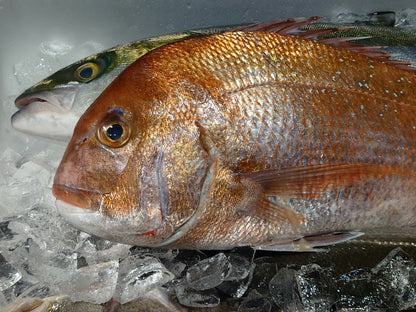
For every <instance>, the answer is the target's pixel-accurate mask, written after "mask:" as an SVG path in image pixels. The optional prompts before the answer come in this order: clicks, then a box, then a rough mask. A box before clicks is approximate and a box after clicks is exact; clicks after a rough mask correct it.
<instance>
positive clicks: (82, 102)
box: [11, 49, 124, 141]
mask: <svg viewBox="0 0 416 312" xmlns="http://www.w3.org/2000/svg"><path fill="white" fill-rule="evenodd" d="M115 59H116V54H115V51H114V49H110V50H106V51H103V52H101V53H98V54H95V55H92V56H90V57H87V58H85V59H83V60H80V61H78V62H75V63H73V64H71V65H69V66H67V67H65V68H63V69H61V70H59V71H57V72H55V73H54V74H52V75H50V76H49V77H47V78H45V79H44V80H42V81H40V82H38V83H37V84H35V85H33V86H32V87H30V88H29V89H27V90H26V91H24V92H23V93H22V94H21V95H19V96H18V97H17V98H16V100H15V105H16V107H17V108H18V109H19V110H18V111H17V112H16V113H15V114H14V115H13V116H12V119H11V123H12V125H13V127H14V128H15V129H16V130H18V131H21V132H23V133H28V134H31V135H35V136H41V137H46V138H50V139H54V140H61V141H69V139H70V138H71V135H72V131H73V129H74V127H75V124H76V122H77V121H78V119H79V117H80V116H81V115H82V113H83V112H84V111H85V110H86V108H87V107H88V106H89V105H90V104H91V103H92V102H93V101H94V100H95V98H97V97H98V95H99V94H100V93H101V92H102V91H103V90H104V89H105V88H106V87H107V86H108V84H109V83H110V82H111V81H112V80H113V79H114V78H115V77H116V76H117V75H118V74H119V73H120V71H121V70H122V69H124V68H118V67H117V68H114V66H115Z"/></svg>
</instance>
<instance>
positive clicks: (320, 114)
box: [54, 32, 416, 249]
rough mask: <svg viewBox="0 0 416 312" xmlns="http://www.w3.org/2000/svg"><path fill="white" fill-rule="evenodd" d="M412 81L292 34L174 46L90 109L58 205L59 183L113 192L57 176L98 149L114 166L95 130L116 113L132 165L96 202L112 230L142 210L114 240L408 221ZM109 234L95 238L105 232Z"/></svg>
mask: <svg viewBox="0 0 416 312" xmlns="http://www.w3.org/2000/svg"><path fill="white" fill-rule="evenodd" d="M415 83H416V78H415V75H414V73H412V72H410V71H406V70H404V69H401V68H397V67H394V66H393V65H390V64H384V63H383V62H381V61H379V60H377V59H371V58H369V57H367V56H365V55H361V54H358V53H356V52H353V51H350V50H348V49H346V48H341V47H333V46H331V45H328V44H323V43H320V42H316V41H313V40H307V39H304V38H299V37H294V36H293V37H292V36H285V35H279V34H274V33H267V32H249V33H245V32H230V33H226V34H219V35H212V36H206V37H199V38H192V39H188V40H183V41H180V42H175V43H173V44H169V45H166V46H163V47H160V48H158V49H156V50H154V51H153V52H149V53H148V54H146V55H145V56H143V57H142V58H141V59H139V60H138V61H136V62H135V63H133V64H132V65H131V66H130V67H128V68H127V69H126V70H125V71H124V72H123V73H122V74H120V76H119V77H118V78H117V79H116V80H115V81H114V82H113V83H112V84H111V85H110V86H109V88H107V89H106V90H105V91H104V92H103V93H102V94H101V96H100V97H99V98H98V99H97V100H96V102H94V103H93V104H92V105H91V107H90V108H89V109H88V110H87V112H86V113H85V114H84V115H83V117H82V118H81V120H80V122H79V123H78V126H77V128H76V131H75V132H74V137H73V138H72V140H71V143H70V144H69V146H68V149H67V152H66V154H65V155H64V158H63V161H62V163H61V165H60V168H59V169H58V173H57V176H56V179H55V186H54V190H55V193H56V194H57V195H58V196H57V197H58V198H59V194H60V189H59V187H60V185H63V184H64V185H65V186H66V187H68V186H70V187H72V191H73V192H74V193H77V192H78V191H77V189H79V188H83V189H88V188H91V187H96V188H103V189H105V190H110V189H111V188H112V187H113V186H112V185H105V186H103V185H102V182H101V178H100V176H99V175H97V176H92V177H90V176H89V180H88V181H90V182H89V183H92V182H94V186H91V185H87V184H83V185H82V182H81V185H72V184H71V183H73V182H71V181H70V180H69V181H68V180H61V178H60V177H61V176H65V177H67V178H68V177H70V176H69V174H66V175H63V174H62V172H70V170H71V165H70V162H68V159H77V160H79V161H80V162H83V161H84V160H83V158H85V157H87V158H88V157H95V158H97V156H96V155H100V156H99V157H100V159H102V160H100V161H99V162H98V163H97V164H93V163H92V162H90V164H91V166H96V168H101V169H100V170H101V172H103V171H104V170H103V169H102V167H103V166H108V168H110V169H111V162H105V159H107V158H106V157H107V156H106V154H105V153H104V152H103V149H102V147H101V145H102V144H104V143H103V142H99V140H98V139H97V136H96V135H95V134H94V133H92V134H89V136H88V139H87V140H85V137H86V134H85V133H86V132H87V131H89V132H88V133H91V129H94V127H97V129H98V130H97V131H99V126H98V125H100V124H101V123H102V122H103V121H106V120H107V119H108V118H109V117H108V111H111V110H114V109H115V108H116V109H118V110H119V111H122V112H123V115H121V116H120V117H119V118H120V120H121V121H122V120H123V118H124V119H126V120H127V121H125V122H126V123H127V124H128V126H129V127H130V129H131V131H132V134H131V138H130V140H129V142H128V143H126V145H125V146H124V145H123V146H120V147H118V148H115V149H113V150H112V152H113V153H115V154H116V155H118V154H119V155H123V157H125V158H123V159H128V161H126V164H125V167H124V170H123V172H121V173H120V174H118V175H116V176H114V180H113V181H114V182H113V183H114V184H116V185H117V186H118V187H117V188H114V187H113V188H114V189H117V191H116V192H114V191H109V192H108V193H106V194H104V195H103V200H101V202H100V205H101V206H102V207H105V211H106V212H107V215H106V216H104V217H110V218H111V221H112V222H113V221H114V222H117V218H124V219H125V220H127V221H128V217H127V218H126V217H125V216H126V215H128V213H132V214H137V215H140V216H143V218H142V219H143V221H140V220H138V219H137V218H136V219H134V220H133V219H132V220H131V223H130V224H129V229H131V231H133V232H134V229H137V232H136V233H135V234H134V235H130V236H129V237H123V236H122V235H121V234H118V233H116V234H117V235H118V236H117V238H116V239H117V240H118V241H122V242H127V243H133V244H139V245H145V246H147V245H148V246H165V247H172V248H192V249H194V248H200V249H228V248H232V247H235V246H242V245H250V246H254V247H260V248H263V249H264V248H271V249H273V248H276V247H274V246H276V245H279V244H280V245H285V244H287V243H290V242H292V241H296V240H298V239H300V238H303V237H308V236H311V235H313V236H316V235H321V234H325V233H331V232H339V231H345V232H354V231H357V230H360V231H361V230H365V229H367V228H374V227H383V226H390V225H391V224H394V226H396V227H399V228H400V227H404V226H407V225H411V224H412V223H414V222H415V218H416V206H415V204H414V203H415V200H416V184H415V164H414V162H413V161H412V159H413V158H414V157H415V142H416V131H415V130H414V128H413V127H414V122H415V117H416V111H415V109H416V102H415V99H416V97H415V96H416V91H415V88H414V87H413V86H414V84H415ZM111 116H112V115H111ZM113 118H114V117H113ZM121 121H120V122H121ZM123 122H124V121H123ZM358 151H359V153H358ZM94 170H96V169H95V168H89V173H90V172H94ZM89 173H87V174H89ZM84 174H86V173H83V172H78V173H77V175H81V176H82V175H84ZM69 179H70V178H69ZM103 180H104V181H107V180H105V179H103ZM144 180H145V181H146V185H144V184H143V183H141V184H140V181H144ZM76 181H78V182H77V183H80V182H79V181H82V179H81V178H80V177H77V179H76ZM125 203H130V204H129V205H128V206H126V205H125ZM69 204H71V203H69ZM92 204H93V203H92ZM120 207H123V208H122V209H120ZM135 210H137V212H135ZM61 211H62V209H61ZM112 211H117V214H119V215H117V214H112ZM398 212H400V213H398ZM85 224H86V225H88V224H89V223H88V221H85ZM152 226H153V227H152ZM84 228H86V227H84ZM102 228H103V227H101V225H98V226H97V225H94V226H93V227H91V229H90V231H91V232H93V233H95V234H98V235H101V236H106V235H108V234H105V233H104V234H103V233H101V232H99V230H100V229H102ZM105 229H106V228H105V227H104V231H105ZM87 230H88V228H87ZM108 230H109V231H111V228H109V229H108ZM149 233H151V235H149ZM112 235H113V233H112ZM328 238H330V237H329V236H328V235H326V236H325V235H323V236H322V240H320V239H319V238H317V239H315V240H316V241H318V242H320V243H324V242H325V241H326V239H328ZM331 239H334V238H331ZM335 239H336V241H342V236H341V237H340V238H338V239H337V238H335Z"/></svg>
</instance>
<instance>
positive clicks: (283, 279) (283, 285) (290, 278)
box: [269, 268, 303, 311]
mask: <svg viewBox="0 0 416 312" xmlns="http://www.w3.org/2000/svg"><path fill="white" fill-rule="evenodd" d="M296 277H297V272H296V270H294V269H289V268H281V269H280V270H279V271H277V273H276V275H275V276H273V278H272V279H271V280H270V282H269V289H270V295H271V296H272V299H273V301H274V302H275V303H276V305H277V306H278V307H279V308H280V309H284V310H285V311H301V310H303V305H302V301H301V298H300V293H299V286H298V282H297V278H296Z"/></svg>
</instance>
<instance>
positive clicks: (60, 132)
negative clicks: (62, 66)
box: [11, 87, 79, 141]
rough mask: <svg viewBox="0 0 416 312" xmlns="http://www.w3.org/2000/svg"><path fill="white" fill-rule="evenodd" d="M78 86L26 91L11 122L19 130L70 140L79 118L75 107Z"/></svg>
mask: <svg viewBox="0 0 416 312" xmlns="http://www.w3.org/2000/svg"><path fill="white" fill-rule="evenodd" d="M77 93H78V88H77V87H65V88H57V89H53V90H50V91H43V92H38V93H30V92H28V93H26V92H25V93H23V94H21V95H20V96H19V97H18V98H17V99H16V100H15V105H16V107H18V108H19V110H18V111H17V112H16V113H15V114H14V115H13V116H12V119H11V122H12V126H13V128H15V129H16V130H18V131H20V132H23V133H27V134H31V135H36V136H40V137H44V138H49V139H54V140H58V141H67V140H69V139H70V138H71V136H72V130H73V129H74V128H75V124H76V122H77V121H78V119H79V116H76V115H75V114H74V113H73V112H72V111H71V109H72V107H73V105H74V102H75V98H76V96H77Z"/></svg>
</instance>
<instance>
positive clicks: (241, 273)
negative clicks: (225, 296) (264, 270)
mask: <svg viewBox="0 0 416 312" xmlns="http://www.w3.org/2000/svg"><path fill="white" fill-rule="evenodd" d="M227 259H228V261H229V262H230V264H231V270H230V272H229V273H228V275H227V276H226V277H225V278H224V280H225V281H237V280H242V279H244V278H246V277H247V276H248V274H249V273H250V271H251V265H250V261H249V260H248V259H247V258H246V257H243V256H240V255H238V254H235V253H231V254H229V255H228V256H227Z"/></svg>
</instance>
